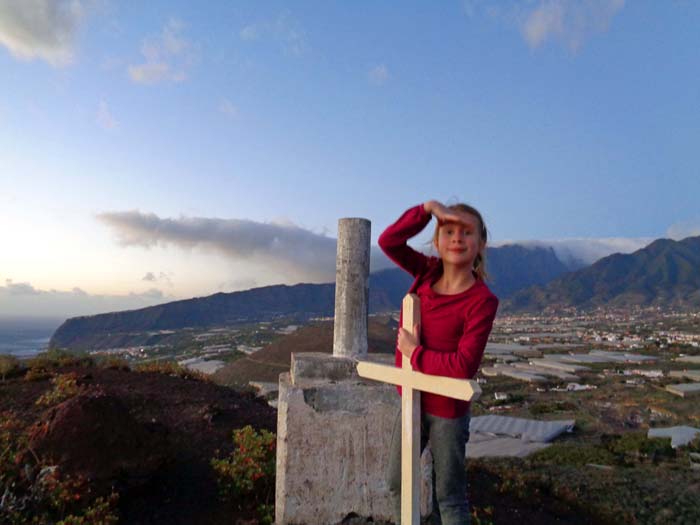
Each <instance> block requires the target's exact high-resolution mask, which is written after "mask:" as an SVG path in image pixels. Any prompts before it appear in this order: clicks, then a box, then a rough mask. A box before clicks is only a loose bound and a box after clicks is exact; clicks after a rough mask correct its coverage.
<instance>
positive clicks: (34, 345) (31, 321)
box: [0, 317, 64, 358]
mask: <svg viewBox="0 0 700 525" xmlns="http://www.w3.org/2000/svg"><path fill="white" fill-rule="evenodd" d="M63 321H64V320H63V319H57V318H47V317H0V354H9V355H13V356H15V357H18V358H27V357H32V356H34V355H37V354H39V353H41V352H43V351H44V350H46V348H47V347H48V344H49V340H50V339H51V335H53V333H54V332H55V331H56V328H58V327H59V326H60V325H61V323H62V322H63Z"/></svg>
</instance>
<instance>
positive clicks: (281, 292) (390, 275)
mask: <svg viewBox="0 0 700 525" xmlns="http://www.w3.org/2000/svg"><path fill="white" fill-rule="evenodd" d="M487 268H488V271H489V274H490V278H491V280H490V281H489V286H490V288H491V289H492V290H493V291H494V293H495V294H496V295H497V296H498V297H500V298H501V300H502V303H501V312H507V311H514V312H517V311H541V310H543V309H544V308H546V307H555V308H556V307H568V306H575V307H578V308H593V307H597V306H601V305H612V306H631V305H659V306H679V307H696V306H700V237H689V238H687V239H684V240H683V241H672V240H669V239H659V240H657V241H654V242H652V243H651V244H649V245H648V246H646V247H645V248H642V249H640V250H637V251H636V252H634V253H631V254H613V255H610V256H607V257H604V258H602V259H600V260H599V261H597V262H595V263H593V264H592V265H590V266H587V267H584V268H581V269H578V270H575V271H569V270H570V268H569V267H567V265H566V264H565V263H564V262H562V261H561V260H559V259H558V258H557V256H556V254H555V252H554V250H552V248H545V247H523V246H519V245H517V244H513V245H506V246H501V247H497V248H489V249H488V252H487ZM410 284H411V276H410V275H408V274H406V273H405V272H403V271H402V270H400V269H388V270H382V271H379V272H374V273H372V274H371V275H370V301H369V311H370V313H378V312H386V311H392V310H398V309H399V307H400V304H401V300H402V298H403V295H404V294H405V293H406V290H408V288H409V286H410ZM334 298H335V285H334V284H332V283H328V284H297V285H293V286H288V285H274V286H264V287H260V288H254V289H251V290H245V291H241V292H232V293H217V294H214V295H210V296H208V297H199V298H193V299H186V300H181V301H174V302H170V303H165V304H161V305H156V306H151V307H148V308H142V309H139V310H129V311H124V312H114V313H105V314H99V315H92V316H85V317H75V318H72V319H68V320H67V321H65V322H64V323H63V324H62V325H61V326H60V327H59V328H58V329H57V330H56V332H55V333H54V335H53V337H52V338H51V341H50V343H49V346H50V347H62V348H88V347H93V348H105V347H109V346H119V345H120V344H124V342H125V341H126V340H128V339H129V337H128V334H133V333H136V332H145V331H153V330H167V329H178V328H184V327H193V328H206V327H213V326H222V325H229V324H236V323H241V322H260V321H268V320H272V319H275V318H280V317H290V318H293V319H295V320H299V321H303V320H306V319H309V318H313V317H324V316H331V315H333V308H334V302H335V299H334Z"/></svg>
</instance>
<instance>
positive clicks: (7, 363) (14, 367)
mask: <svg viewBox="0 0 700 525" xmlns="http://www.w3.org/2000/svg"><path fill="white" fill-rule="evenodd" d="M19 370H20V363H19V359H17V358H16V357H15V356H13V355H7V354H0V377H2V380H3V381H5V378H6V377H12V376H13V375H14V374H16V373H17V372H18V371H19Z"/></svg>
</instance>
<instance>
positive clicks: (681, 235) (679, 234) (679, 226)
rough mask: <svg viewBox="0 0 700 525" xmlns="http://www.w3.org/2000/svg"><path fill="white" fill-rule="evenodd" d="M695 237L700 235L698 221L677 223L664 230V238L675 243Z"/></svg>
mask: <svg viewBox="0 0 700 525" xmlns="http://www.w3.org/2000/svg"><path fill="white" fill-rule="evenodd" d="M697 235H700V219H695V220H691V221H684V222H677V223H675V224H672V225H671V226H669V228H668V230H666V236H667V237H669V238H670V239H674V240H676V241H680V240H681V239H685V238H686V237H695V236H697Z"/></svg>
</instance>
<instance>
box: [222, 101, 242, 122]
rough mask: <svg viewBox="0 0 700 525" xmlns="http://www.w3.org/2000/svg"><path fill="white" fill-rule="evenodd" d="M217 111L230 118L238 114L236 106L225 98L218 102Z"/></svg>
mask: <svg viewBox="0 0 700 525" xmlns="http://www.w3.org/2000/svg"><path fill="white" fill-rule="evenodd" d="M219 111H221V113H223V114H224V115H226V116H227V117H229V118H232V119H233V118H236V117H237V116H238V107H236V106H234V105H233V104H232V103H231V101H230V100H228V99H226V98H225V99H223V100H222V101H221V103H220V104H219Z"/></svg>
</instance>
